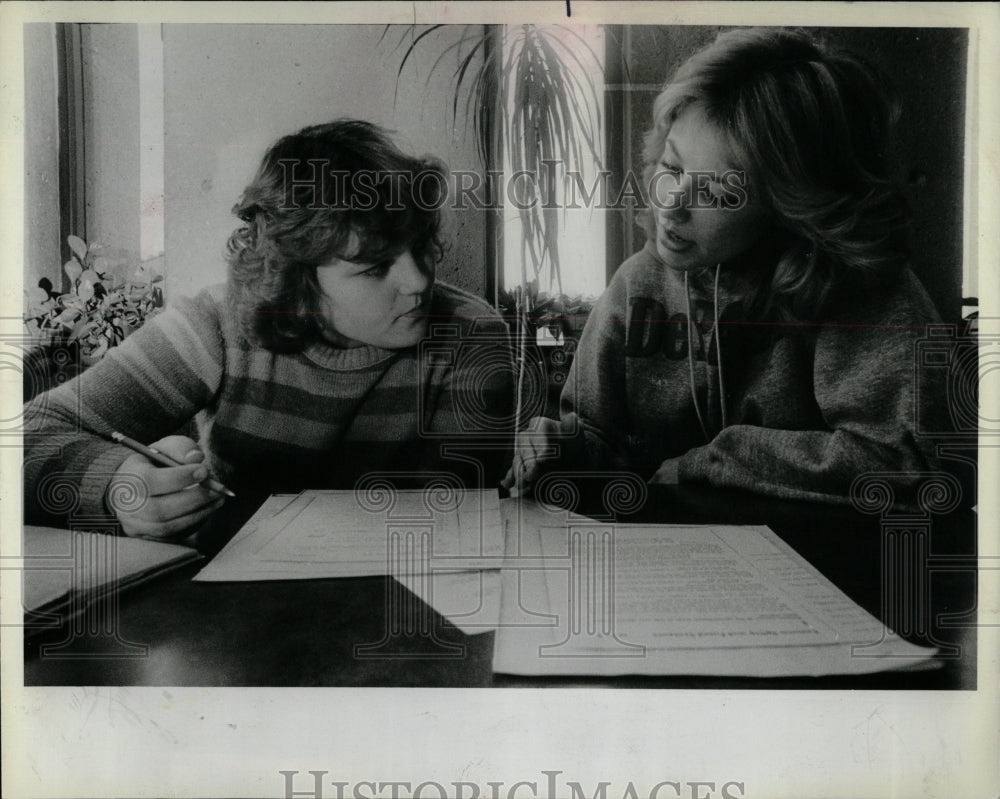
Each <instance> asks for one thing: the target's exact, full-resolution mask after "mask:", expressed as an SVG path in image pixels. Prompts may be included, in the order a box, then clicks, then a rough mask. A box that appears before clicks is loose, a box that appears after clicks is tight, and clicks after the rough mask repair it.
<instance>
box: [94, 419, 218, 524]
mask: <svg viewBox="0 0 1000 799" xmlns="http://www.w3.org/2000/svg"><path fill="white" fill-rule="evenodd" d="M150 447H151V448H152V449H155V450H157V451H159V452H162V453H163V454H164V455H168V456H170V457H171V458H173V459H174V460H177V461H180V462H181V463H182V464H183V465H182V466H158V465H157V464H155V463H153V462H152V461H151V460H149V459H148V458H147V457H146V456H145V455H140V454H139V453H135V454H133V455H130V456H129V457H128V458H126V459H125V460H124V461H123V462H122V465H121V466H119V467H118V470H117V471H116V472H115V474H114V476H113V477H112V478H111V483H110V484H109V485H108V490H107V494H106V502H107V505H108V507H109V508H111V510H112V511H114V513H115V515H116V516H117V517H118V521H119V522H120V523H121V526H122V531H123V532H124V533H125V534H126V535H130V536H134V537H137V538H151V539H155V540H160V541H169V540H177V539H180V538H184V537H185V536H187V535H188V534H190V533H191V532H193V531H194V528H195V527H197V526H198V525H199V524H201V523H202V522H203V521H205V519H206V518H208V516H209V515H210V514H211V513H213V512H214V511H216V510H218V508H220V507H221V506H222V504H223V502H224V501H225V498H224V497H221V496H220V495H218V494H216V493H215V492H214V491H210V490H209V489H207V488H205V487H204V486H202V485H200V484H199V483H200V482H201V481H202V480H204V479H205V478H206V477H207V476H208V469H207V468H206V467H205V465H204V464H203V463H202V461H204V460H205V455H204V453H203V452H202V451H201V450H200V449H199V448H198V445H197V444H196V443H195V442H194V441H192V440H191V439H190V438H186V437H185V436H167V437H166V438H161V439H160V440H159V441H156V442H154V443H152V444H150ZM137 479H138V480H139V481H140V483H141V484H142V486H143V487H144V489H145V494H146V497H145V499H144V501H141V502H139V503H132V502H128V501H127V500H126V499H125V498H126V497H128V496H130V495H132V496H134V489H135V481H136V480H137ZM116 498H121V500H122V501H120V502H119V501H116ZM133 505H134V507H133Z"/></svg>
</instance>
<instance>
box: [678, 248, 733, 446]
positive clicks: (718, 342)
mask: <svg viewBox="0 0 1000 799" xmlns="http://www.w3.org/2000/svg"><path fill="white" fill-rule="evenodd" d="M721 270H722V264H716V265H715V291H714V293H713V298H712V304H713V307H714V315H715V353H716V360H717V361H718V363H719V407H720V409H721V411H722V426H723V428H725V427H726V426H727V425H726V388H725V386H726V384H725V381H724V379H723V376H722V334H721V332H720V330H719V272H720V271H721ZM684 297H685V300H686V301H687V317H688V326H687V361H688V377H689V378H690V380H689V382H690V386H691V401H692V402H693V403H694V412H695V413H696V414H697V416H698V424H699V425H701V432H702V433H704V434H705V440H706V441H708V442H711V440H712V437H711V436H710V435H709V434H708V426H707V425H706V424H705V419H704V418H703V417H702V415H701V408H700V407H699V406H698V395H697V393H696V392H695V390H694V356H693V355H692V354H691V349H692V339H691V327H692V325H693V324H694V317H693V316H692V315H691V289H690V288H689V287H688V273H687V272H685V273H684ZM706 364H707V361H706ZM706 413H707V409H706Z"/></svg>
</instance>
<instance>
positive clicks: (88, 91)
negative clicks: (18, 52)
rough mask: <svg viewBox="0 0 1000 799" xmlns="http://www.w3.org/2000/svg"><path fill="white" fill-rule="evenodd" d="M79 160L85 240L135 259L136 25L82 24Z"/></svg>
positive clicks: (137, 66) (137, 168) (136, 214)
mask: <svg viewBox="0 0 1000 799" xmlns="http://www.w3.org/2000/svg"><path fill="white" fill-rule="evenodd" d="M80 37H81V44H82V50H83V102H84V153H85V155H84V158H85V170H86V180H85V183H86V186H85V192H86V208H87V230H86V232H85V233H83V232H77V235H80V236H84V237H85V238H86V239H87V242H88V243H90V244H95V243H99V244H101V245H103V246H104V247H105V248H107V249H108V250H110V251H119V252H121V253H122V254H124V255H126V256H127V257H128V258H129V260H130V261H132V262H135V261H136V259H138V257H139V204H140V203H139V51H138V34H137V30H136V26H135V25H122V24H117V25H83V26H81V31H80Z"/></svg>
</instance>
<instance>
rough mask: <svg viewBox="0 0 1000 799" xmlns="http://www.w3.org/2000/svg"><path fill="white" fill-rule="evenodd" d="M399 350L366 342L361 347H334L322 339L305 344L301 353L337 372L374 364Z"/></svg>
mask: <svg viewBox="0 0 1000 799" xmlns="http://www.w3.org/2000/svg"><path fill="white" fill-rule="evenodd" d="M400 352H401V350H384V349H382V348H381V347H373V346H371V345H370V344H366V345H364V346H363V347H350V348H343V347H334V346H333V345H332V344H327V343H326V342H323V341H316V342H313V343H312V344H310V345H309V346H307V347H306V348H305V349H304V350H303V351H302V354H303V355H305V356H306V358H308V359H309V360H310V361H312V362H313V363H314V364H316V365H317V366H322V367H323V368H324V369H332V370H334V371H337V372H347V371H351V370H353V369H367V368H368V367H370V366H374V365H375V364H378V363H382V362H383V361H388V360H390V359H392V358H395V357H396V355H398V354H399V353H400Z"/></svg>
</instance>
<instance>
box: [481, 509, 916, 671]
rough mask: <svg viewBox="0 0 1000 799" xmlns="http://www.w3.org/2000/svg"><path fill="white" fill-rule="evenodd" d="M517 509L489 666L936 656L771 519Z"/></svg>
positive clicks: (753, 666) (641, 666)
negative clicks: (698, 519) (646, 519)
mask: <svg viewBox="0 0 1000 799" xmlns="http://www.w3.org/2000/svg"><path fill="white" fill-rule="evenodd" d="M525 506H526V507H527V508H528V510H527V512H521V513H518V512H515V511H516V506H505V509H504V511H505V514H504V515H505V524H506V525H507V527H508V531H507V532H508V535H509V536H513V537H515V538H516V539H517V540H518V542H519V546H518V548H517V552H518V553H519V554H517V555H516V556H512V557H509V558H508V560H507V562H506V564H505V567H504V570H503V572H502V588H501V591H502V594H501V605H500V626H499V629H498V631H497V641H496V648H495V652H494V664H493V665H494V670H495V671H500V672H510V673H518V674H606V675H611V674H661V675H663V674H699V675H732V676H791V675H807V674H811V675H818V674H831V673H866V672H873V671H882V670H886V669H893V668H901V667H910V666H913V665H914V664H916V663H920V662H923V661H925V660H926V659H927V658H929V657H930V656H931V655H932V654H933V653H934V651H935V650H933V649H925V648H921V647H917V646H914V645H912V644H909V643H907V642H905V641H903V640H902V639H899V638H897V637H896V636H894V635H893V634H892V633H891V632H889V631H887V630H886V629H885V628H884V626H883V625H882V624H881V623H880V622H879V621H878V620H877V619H875V618H874V617H873V616H871V615H870V614H868V613H866V612H865V611H864V610H863V609H862V608H860V607H859V606H858V605H856V604H855V603H854V602H852V601H851V600H850V599H849V598H848V597H847V596H846V595H844V594H843V593H842V592H841V591H840V590H839V589H837V588H836V587H835V586H834V585H833V584H832V583H830V581H829V580H827V579H826V578H825V577H823V575H822V574H820V572H818V571H817V570H816V569H814V568H813V567H812V566H811V565H810V564H809V563H808V562H807V561H805V560H804V559H803V558H802V557H801V556H800V555H798V554H797V553H796V552H795V551H794V550H792V549H791V548H790V547H789V546H788V545H787V544H785V543H784V542H783V541H782V540H781V539H780V538H778V536H776V535H775V534H774V533H773V532H772V531H771V530H769V529H768V528H767V527H744V526H741V527H736V526H710V525H697V526H695V525H622V524H609V523H600V522H596V521H593V520H588V519H583V518H581V517H577V518H576V519H574V520H569V521H566V522H564V523H556V522H557V520H558V514H545V513H541V512H539V509H538V507H537V506H534V504H533V503H525ZM565 515H566V514H565V513H563V514H562V516H563V517H565Z"/></svg>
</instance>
